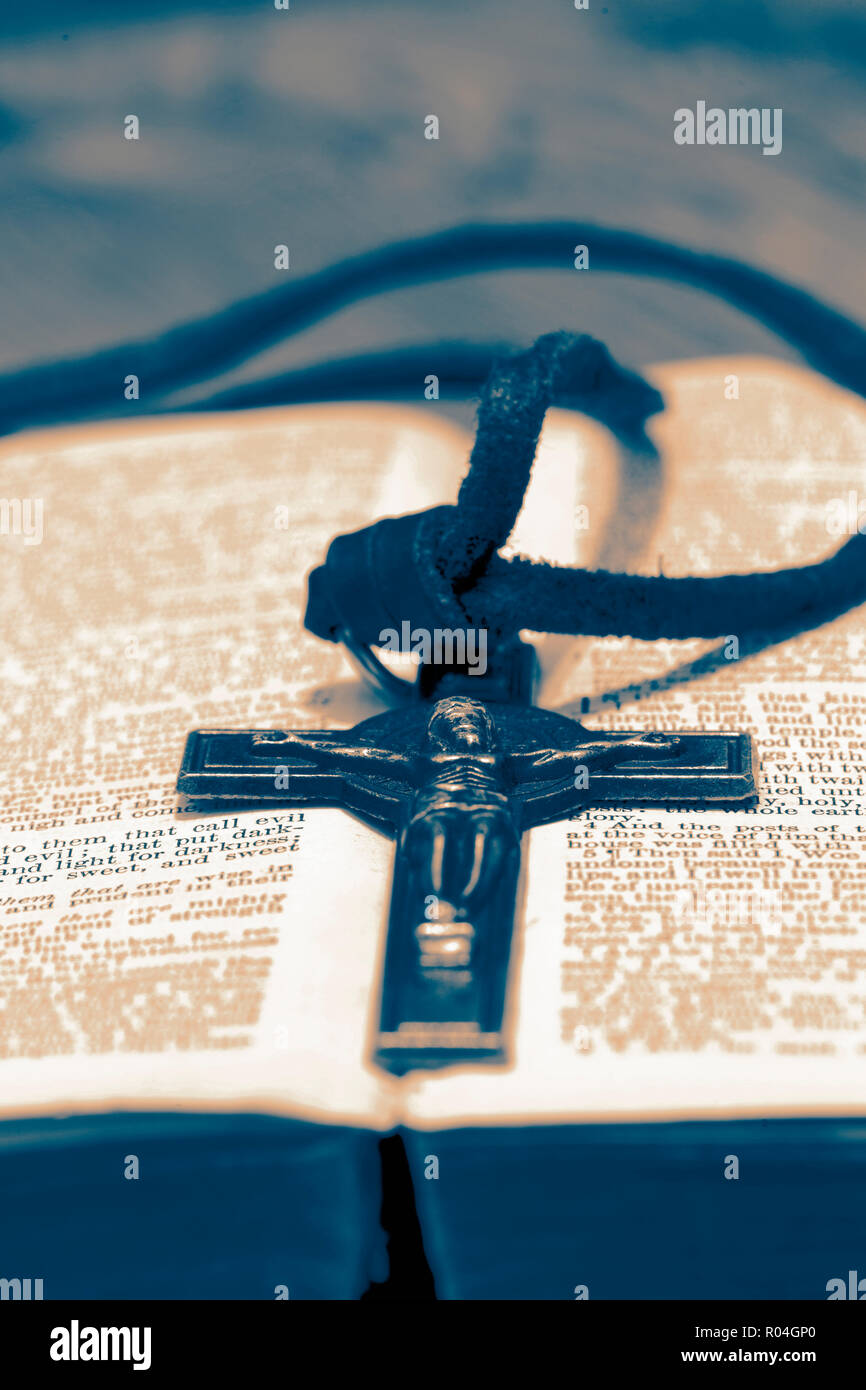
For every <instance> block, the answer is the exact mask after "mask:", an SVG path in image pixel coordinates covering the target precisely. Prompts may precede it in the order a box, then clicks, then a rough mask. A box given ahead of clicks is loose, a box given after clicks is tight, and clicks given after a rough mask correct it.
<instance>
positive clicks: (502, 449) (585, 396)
mask: <svg viewBox="0 0 866 1390" xmlns="http://www.w3.org/2000/svg"><path fill="white" fill-rule="evenodd" d="M556 404H568V405H572V406H576V407H577V408H580V409H584V410H588V411H589V413H591V414H593V415H595V416H596V417H597V418H600V419H603V420H604V421H605V423H607V424H608V425H609V426H610V427H611V428H612V429H614V430H615V431H616V432H617V434H619V435H620V436H621V437H628V436H629V435H630V436H631V437H632V438H638V437H640V436H642V434H643V426H644V422H645V420H646V418H647V416H648V415H650V414H652V413H653V412H655V411H657V410H659V409H660V408H661V406H662V401H661V397H660V396H659V395H658V393H657V392H656V391H655V390H654V389H653V388H652V387H651V386H649V385H648V384H647V383H646V382H644V381H643V380H642V379H641V378H640V377H638V376H636V375H634V374H633V373H630V372H627V371H625V370H624V369H623V368H621V367H620V366H618V365H617V364H616V363H615V362H614V361H613V359H612V358H611V356H610V354H609V353H608V351H607V349H606V348H605V347H604V345H603V344H602V343H599V342H597V341H596V340H595V339H593V338H589V337H575V336H573V335H571V334H568V333H551V334H546V335H545V336H544V337H542V338H539V339H538V341H537V342H536V343H535V345H534V347H532V348H531V349H530V350H529V351H528V352H523V353H518V354H515V355H514V356H512V357H511V358H509V359H508V360H506V361H504V362H502V363H500V364H498V365H497V366H496V367H495V368H494V370H493V371H492V372H491V374H490V377H489V378H488V381H487V384H486V386H485V388H484V391H483V393H482V398H481V403H480V407H479V412H478V431H477V435H476V439H475V444H474V447H473V449H472V453H471V456H470V460H469V469H468V472H467V474H466V477H465V478H464V480H463V483H462V485H461V487H460V491H459V494H458V497H457V502H456V505H454V506H450V507H446V506H443V507H434V508H431V509H430V510H429V511H427V512H420V513H417V514H415V515H412V516H406V517H397V518H389V519H387V520H385V521H381V522H378V523H376V524H374V525H373V526H370V527H365V528H364V530H363V531H360V532H355V533H353V534H352V535H350V536H340V537H337V539H336V540H335V541H334V542H332V545H331V548H330V550H329V552H328V557H327V561H326V564H325V566H323V567H320V568H319V569H318V570H315V571H314V572H313V574H312V575H311V576H310V584H309V604H308V610H307V617H306V624H307V627H308V628H310V629H311V630H312V631H314V632H317V633H318V634H319V635H321V636H326V637H330V638H331V639H332V640H333V639H335V638H336V637H338V636H339V634H340V633H341V632H342V631H346V630H349V631H351V632H352V633H353V635H354V637H355V638H356V639H357V640H359V641H361V642H363V643H367V644H370V645H373V644H375V643H376V642H377V640H378V634H379V633H380V632H381V631H382V629H383V628H384V627H396V628H399V626H400V623H401V621H404V620H406V619H408V620H409V621H410V622H411V623H412V624H413V625H417V626H419V627H422V626H424V627H428V628H433V627H437V626H441V627H445V628H455V627H477V628H484V629H486V630H487V631H488V632H489V633H490V634H491V636H492V638H493V639H494V640H502V639H509V638H512V637H514V636H515V635H516V634H517V633H518V632H519V631H520V630H521V629H522V628H528V629H530V630H532V631H536V632H555V633H567V634H572V635H584V636H594V637H605V636H615V637H626V636H629V637H638V638H644V639H646V640H657V639H659V638H669V639H671V638H675V639H681V638H688V637H719V636H722V635H725V634H727V633H731V632H735V633H738V634H745V633H748V632H760V631H768V630H770V629H772V628H780V627H786V628H792V627H797V628H799V627H804V626H808V627H812V626H815V625H817V624H818V623H821V622H824V621H827V620H828V619H829V618H831V617H833V616H835V615H836V614H838V613H840V612H843V611H844V610H845V609H846V608H849V607H851V606H852V605H853V604H856V603H860V602H862V601H863V600H864V599H866V536H862V535H859V534H858V535H855V536H853V537H851V539H850V540H848V541H847V542H846V543H845V544H844V545H842V546H841V547H840V548H839V549H838V550H837V551H836V552H835V554H833V555H831V556H830V557H829V558H827V559H825V560H822V561H820V562H818V563H817V564H812V565H805V566H803V567H801V568H796V569H795V568H791V569H784V570H774V571H768V572H765V573H760V572H759V573H754V574H729V575H721V576H718V577H713V578H684V579H672V578H668V577H666V576H640V575H631V574H614V573H611V572H609V571H606V570H594V571H590V570H585V569H579V568H570V567H564V566H558V565H551V564H547V563H537V562H535V561H532V560H529V559H526V558H525V557H523V556H515V557H513V558H510V559H505V558H504V557H503V556H501V555H499V554H498V553H497V552H498V550H499V549H500V547H501V546H502V545H503V544H504V543H505V541H506V540H507V539H508V536H509V534H510V532H511V529H512V527H513V525H514V522H515V520H516V518H517V514H518V512H519V510H520V506H521V503H522V501H523V496H524V493H525V491H526V488H527V485H528V483H529V478H530V473H531V469H532V464H533V460H534V457H535V452H536V448H537V444H538V438H539V434H540V432H541V426H542V423H543V420H544V414H545V411H546V410H547V408H548V406H550V405H556Z"/></svg>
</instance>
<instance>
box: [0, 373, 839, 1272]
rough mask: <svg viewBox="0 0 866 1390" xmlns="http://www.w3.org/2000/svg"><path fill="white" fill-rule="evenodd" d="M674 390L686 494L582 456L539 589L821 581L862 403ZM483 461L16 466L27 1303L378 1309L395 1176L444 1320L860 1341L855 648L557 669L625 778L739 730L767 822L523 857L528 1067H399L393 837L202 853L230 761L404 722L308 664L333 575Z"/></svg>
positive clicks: (516, 1049)
mask: <svg viewBox="0 0 866 1390" xmlns="http://www.w3.org/2000/svg"><path fill="white" fill-rule="evenodd" d="M650 377H651V380H652V381H653V382H654V384H656V385H657V386H658V387H659V389H660V390H661V391H662V393H663V395H664V397H665V401H666V411H665V414H664V415H663V416H661V417H659V418H658V419H657V420H655V421H654V422H653V423H652V425H651V427H650V432H651V434H652V436H653V439H654V441H655V443H656V444H657V446H658V451H659V459H658V461H657V462H656V461H653V460H652V459H650V458H648V457H646V456H637V455H631V454H628V453H627V452H624V451H621V450H620V449H619V447H618V446H617V445H616V443H615V442H614V441H613V440H612V439H611V438H610V437H609V436H608V435H607V434H606V433H605V431H604V430H603V429H602V428H601V426H599V425H597V424H595V423H593V422H590V421H588V420H585V419H583V418H579V417H577V416H573V415H568V414H565V413H563V412H558V411H553V412H551V414H550V417H549V419H548V421H547V422H546V424H545V429H544V432H543V435H542V442H541V448H540V451H539V457H538V462H537V465H536V470H535V473H534V475H533V481H532V483H531V486H530V490H529V492H528V494H527V497H526V500H525V504H524V508H523V511H522V513H521V516H520V518H519V521H518V525H517V528H516V530H515V533H514V535H513V537H512V539H511V542H510V544H511V546H512V547H513V548H514V549H515V550H520V551H523V552H524V553H528V554H531V555H535V556H544V558H547V559H553V560H557V561H559V562H560V563H576V564H583V565H589V566H602V567H605V568H611V569H618V568H623V569H626V568H627V569H631V570H636V569H637V570H640V569H642V570H643V571H644V572H649V573H657V572H659V569H663V571H664V572H665V573H669V574H670V573H673V574H681V573H682V574H685V573H695V574H711V573H716V572H722V571H725V570H734V569H738V570H742V571H746V570H749V569H755V568H766V569H770V568H777V567H780V566H782V565H786V564H798V563H803V562H805V561H807V560H809V559H817V558H819V557H820V556H821V555H822V554H824V553H826V552H827V550H829V549H830V547H831V545H832V544H834V537H835V536H837V535H838V534H839V532H838V527H839V526H840V525H843V526H849V525H850V517H849V513H851V511H852V503H851V496H852V494H853V495H854V498H855V501H854V514H855V516H859V514H858V510H857V509H858V505H859V504H858V503H857V500H856V487H857V483H858V470H859V468H860V466H861V464H860V460H861V458H862V449H863V441H864V436H866V410H864V407H863V406H862V404H861V403H860V402H859V401H857V400H856V399H855V398H854V397H852V396H850V395H848V394H847V393H845V392H844V391H842V390H840V389H838V388H836V387H832V386H829V385H827V384H825V383H824V382H823V381H822V380H820V379H819V378H817V377H815V376H814V375H813V374H811V373H810V372H808V371H806V370H804V369H799V368H794V367H791V366H787V365H782V364H779V363H775V362H769V361H764V360H760V359H724V360H721V359H719V360H707V361H701V362H692V363H687V364H678V365H672V366H663V367H659V368H657V369H655V370H654V371H653V372H651V373H650ZM732 380H733V381H735V382H736V392H735V393H734V392H733V391H732V390H731V386H730V383H731V381H732ZM469 442H470V441H469V437H468V435H466V434H465V432H463V431H462V430H460V429H459V428H458V427H457V426H456V425H453V424H451V423H449V422H447V421H443V420H442V419H441V418H435V417H433V416H432V415H431V413H430V411H429V410H428V409H425V410H423V411H422V410H421V409H420V408H418V409H409V408H397V407H378V406H377V407H373V406H357V405H352V406H330V407H298V408H293V409H287V410H266V411H260V412H251V413H248V414H244V415H240V414H239V415H220V416H203V417H186V418H183V417H181V418H176V419H172V420H166V419H153V420H146V421H141V420H138V421H136V422H135V423H134V424H130V425H123V424H117V423H110V424H109V423H105V424H97V425H91V426H87V427H76V428H71V429H68V430H52V431H43V432H39V433H33V434H29V435H28V434H24V435H19V436H16V437H13V438H10V439H7V440H5V441H4V442H3V444H2V448H0V474H2V486H0V491H2V493H3V497H4V499H5V502H4V506H5V511H4V516H5V518H6V522H5V523H4V534H3V536H2V538H0V540H2V546H3V551H4V558H5V560H6V576H7V590H6V593H7V602H6V605H5V608H4V616H3V629H4V668H3V669H4V674H5V677H6V699H5V700H4V711H3V726H4V727H3V738H4V752H5V757H4V765H5V771H6V789H5V795H4V798H3V812H2V814H3V830H2V843H0V912H2V923H3V928H2V930H3V953H2V966H3V974H2V980H0V1117H2V1123H0V1165H2V1169H3V1178H4V1181H3V1184H2V1191H3V1194H4V1195H3V1198H2V1205H3V1222H2V1225H3V1231H4V1249H3V1260H4V1263H5V1264H6V1265H7V1266H8V1267H4V1268H0V1277H3V1278H6V1279H9V1280H12V1279H16V1278H17V1279H21V1280H23V1279H25V1278H29V1279H31V1280H33V1281H35V1280H37V1279H40V1280H41V1281H42V1285H41V1287H42V1289H43V1290H44V1294H43V1296H44V1297H46V1298H51V1297H111V1296H113V1297H147V1296H150V1297H185V1296H187V1297H193V1296H197V1297H244V1298H273V1297H292V1298H297V1297H301V1298H305V1297H327V1298H357V1297H359V1296H360V1295H361V1294H362V1293H363V1292H364V1290H365V1289H366V1288H367V1286H368V1285H369V1284H370V1283H371V1282H373V1281H376V1280H380V1279H381V1278H382V1277H383V1270H384V1267H385V1251H384V1239H383V1233H382V1230H381V1226H380V1222H379V1206H380V1202H381V1195H382V1194H381V1191H380V1183H379V1171H378V1157H377V1142H378V1139H379V1137H380V1136H381V1135H384V1134H391V1133H395V1132H397V1133H400V1134H401V1135H402V1136H403V1138H404V1142H405V1145H406V1151H407V1155H408V1159H409V1167H410V1172H411V1176H412V1182H413V1186H414V1189H415V1195H416V1202H417V1207H418V1215H419V1220H420V1225H421V1233H422V1238H423V1241H424V1248H425V1251H426V1255H427V1259H428V1261H429V1264H430V1268H431V1270H432V1274H433V1278H434V1281H435V1286H436V1290H437V1293H438V1295H439V1296H440V1297H444V1298H476V1297H492V1298H504V1299H507V1298H575V1297H577V1298H581V1297H591V1298H595V1297H602V1298H603V1297H638V1298H644V1297H686V1296H692V1297H694V1296H697V1297H722V1298H726V1297H727V1298H736V1297H743V1298H749V1297H762V1296H763V1297H807V1298H809V1297H815V1298H822V1297H826V1296H827V1294H826V1292H825V1288H826V1285H827V1283H828V1281H831V1280H832V1279H834V1278H836V1277H843V1278H844V1277H847V1275H846V1272H847V1270H848V1269H849V1268H854V1267H856V1260H857V1258H858V1251H862V1238H863V1234H864V1219H863V1203H862V1197H860V1195H859V1192H860V1189H861V1187H862V1157H861V1155H862V1154H863V1152H864V1149H863V1141H864V1139H866V1121H864V1118H863V1116H864V1111H866V1091H864V1085H863V1080H862V1075H863V1061H864V1056H866V1019H864V1010H866V987H864V970H866V955H864V944H863V925H862V908H861V894H860V893H859V884H858V879H859V875H860V873H861V871H863V865H864V863H866V860H864V856H863V843H864V838H863V837H864V832H863V830H862V828H861V824H860V822H861V819H862V812H863V805H864V804H866V803H863V801H862V787H863V785H864V783H863V771H864V768H866V757H864V756H863V751H864V738H866V735H864V733H863V719H864V711H866V686H864V684H863V680H862V675H861V672H862V669H863V663H862V661H861V660H860V658H861V655H862V651H863V645H864V627H863V619H862V613H861V611H860V610H854V611H852V612H850V613H848V614H845V615H843V616H842V617H840V618H838V619H836V620H835V621H834V622H832V623H829V624H825V625H824V626H823V627H821V628H819V629H817V630H816V631H814V632H806V633H801V634H795V635H793V636H791V635H785V634H767V635H766V638H762V639H760V640H759V639H757V638H755V637H754V636H751V637H750V636H746V635H745V634H737V633H731V634H727V635H726V637H725V639H724V641H716V642H705V641H697V640H696V641H690V642H676V643H674V642H655V643H646V642H636V641H630V640H626V639H622V640H618V639H605V640H597V639H580V640H574V639H567V638H557V637H541V638H539V637H536V638H535V639H534V640H535V642H536V646H537V649H538V652H539V656H540V659H541V665H542V674H543V680H542V685H541V690H540V702H541V704H542V705H544V706H545V707H546V708H548V709H550V710H553V711H556V712H557V713H558V714H560V715H563V716H570V717H572V718H579V719H580V720H581V722H582V723H583V724H584V725H585V726H586V728H587V729H588V730H589V731H590V732H591V733H592V736H593V738H597V739H603V738H604V737H605V736H606V735H607V734H608V732H612V731H614V730H617V729H622V728H628V729H630V730H635V731H637V732H638V733H644V734H646V735H653V734H660V733H663V732H664V731H665V730H669V729H676V730H686V731H693V732H695V733H699V732H701V731H716V730H728V731H733V730H738V731H739V730H743V731H745V732H747V733H748V734H750V735H751V737H752V738H753V740H754V745H755V749H756V755H757V759H758V760H759V764H760V766H759V772H758V799H757V801H755V802H754V803H753V804H744V805H739V806H737V807H732V808H719V807H711V806H708V807H706V808H700V807H699V808H696V807H695V806H693V805H692V806H687V805H686V803H685V802H684V803H683V804H682V805H676V804H674V805H670V806H665V807H657V806H628V805H624V804H623V805H621V804H619V803H617V802H616V801H613V802H611V803H610V804H604V805H599V806H595V807H592V808H587V809H586V810H584V811H582V812H581V813H580V814H579V815H574V816H573V817H571V818H569V819H565V820H562V821H559V822H555V823H551V824H546V825H537V826H536V827H535V828H533V829H532V830H531V831H529V832H528V836H527V841H526V843H525V845H524V852H523V865H522V869H521V873H520V877H519V880H518V881H517V884H516V888H515V896H516V914H515V923H516V925H515V934H514V939H513V943H512V966H511V970H510V972H509V988H508V995H507V998H506V1001H505V1014H504V1020H503V1029H504V1034H505V1037H506V1039H507V1043H508V1046H507V1056H506V1057H505V1058H504V1059H503V1060H500V1061H496V1060H495V1059H494V1060H493V1061H492V1062H488V1063H473V1062H472V1061H469V1062H466V1063H462V1064H460V1065H456V1066H449V1067H445V1068H442V1069H439V1070H437V1071H435V1072H434V1071H426V1070H424V1069H420V1070H417V1069H416V1070H410V1071H408V1072H407V1074H406V1075H393V1074H391V1073H390V1072H389V1071H388V1070H386V1069H385V1068H383V1067H382V1066H380V1065H378V1064H377V1061H376V1057H375V1049H374V1034H375V1028H376V1023H377V1008H378V1003H379V986H380V982H381V979H382V973H383V964H384V949H385V935H386V925H387V915H388V892H389V884H390V878H391V860H392V855H393V847H392V846H391V845H390V844H389V842H388V841H387V840H386V839H385V838H384V837H382V836H380V835H378V834H377V833H376V831H375V830H373V829H371V828H370V827H369V826H368V825H366V824H364V823H363V822H362V821H360V820H357V819H353V818H352V817H351V816H348V815H346V814H345V813H343V812H341V811H339V810H337V809H333V808H328V807H294V808H293V807H290V806H289V805H287V804H286V805H284V804H281V803H280V802H279V800H278V799H277V800H275V801H274V802H273V804H269V805H268V806H267V807H262V806H259V807H257V808H255V807H254V808H252V809H249V808H247V809H240V808H236V809H232V808H223V807H219V808H217V807H214V808H213V810H212V811H211V812H206V813H203V812H202V811H201V810H198V811H189V810H185V809H178V804H177V798H176V794H175V790H174V788H175V781H176V778H177V773H178V766H179V763H180V758H181V753H182V749H183V744H184V739H185V737H186V734H187V731H188V730H189V729H190V728H193V727H208V728H219V729H236V730H246V729H252V728H260V729H265V730H267V729H293V730H298V731H301V732H303V731H309V732H312V731H313V730H316V729H321V727H322V726H323V725H327V726H328V727H329V728H333V729H336V730H350V729H352V728H353V727H354V726H355V725H357V724H359V723H360V722H361V721H362V720H364V719H372V718H373V717H374V716H377V715H379V714H380V713H381V712H382V709H383V707H382V705H381V703H380V702H379V701H378V699H377V697H376V696H375V695H374V694H373V693H372V692H370V691H369V690H368V689H367V688H366V687H365V686H364V685H363V684H362V683H361V682H360V681H359V680H358V679H357V677H356V676H355V674H354V672H353V671H352V669H351V667H350V666H349V665H348V663H347V662H346V660H345V658H344V656H343V655H342V654H341V652H340V650H339V649H337V648H335V647H331V646H329V645H328V644H324V643H322V642H319V641H317V640H316V639H315V638H314V637H313V636H312V635H310V634H309V633H306V632H305V631H304V630H303V628H302V626H301V618H300V615H301V613H302V611H303V606H304V582H305V576H306V574H307V573H308V572H309V570H310V569H311V568H312V566H313V565H315V564H316V563H317V562H318V561H319V560H320V558H321V555H322V554H323V552H324V550H325V548H326V546H327V543H328V541H329V540H330V538H331V536H332V535H334V534H335V533H337V532H340V531H345V530H350V529H352V528H353V527H356V526H357V525H358V524H359V521H360V522H362V521H363V520H364V519H366V518H373V517H375V516H382V515H393V514H399V513H401V512H405V511H414V510H418V509H420V508H421V507H424V506H429V505H432V504H435V503H438V502H442V501H447V500H450V499H451V498H452V497H453V495H454V494H455V492H456V489H457V486H458V484H459V480H460V477H461V475H462V472H463V470H464V468H465V462H466V457H467V455H468V449H469ZM16 501H17V502H18V504H19V506H18V508H17V509H16V508H15V507H14V505H13V504H14V503H15V502H16ZM37 515H38V517H39V519H40V526H39V528H38V529H37V528H36V527H35V526H33V525H28V526H25V525H24V519H25V517H30V518H31V519H32V518H34V517H36V516H37ZM16 516H17V517H20V519H21V521H20V525H16ZM840 518H841V520H840ZM834 528H835V529H834ZM37 537H38V539H37ZM389 659H391V658H389ZM393 660H394V661H395V662H396V661H400V660H404V661H408V662H409V663H411V657H408V658H400V657H399V656H397V657H394V658H393ZM795 1213H796V1221H795V1219H794V1218H795ZM837 1266H838V1267H837Z"/></svg>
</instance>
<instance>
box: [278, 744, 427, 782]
mask: <svg viewBox="0 0 866 1390" xmlns="http://www.w3.org/2000/svg"><path fill="white" fill-rule="evenodd" d="M253 743H254V744H255V746H256V748H261V749H267V751H268V753H279V754H280V755H281V756H283V757H286V758H298V759H303V761H304V762H307V763H315V764H316V766H317V767H319V768H321V769H322V771H323V772H326V771H328V769H329V768H333V769H334V771H336V772H371V773H373V774H374V775H378V776H386V777H387V776H390V777H395V778H398V779H399V780H400V781H402V782H411V781H414V778H415V764H416V759H415V758H414V757H413V756H412V755H411V754H406V753H395V752H392V751H391V750H390V749H388V748H371V747H370V746H369V745H368V744H365V743H338V742H337V741H336V740H335V739H327V738H320V737H319V735H318V734H314V733H309V734H303V733H301V734H289V733H286V734H254V735H253Z"/></svg>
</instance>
